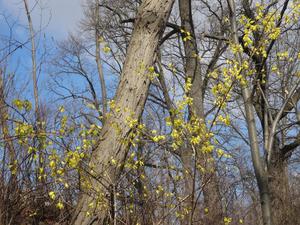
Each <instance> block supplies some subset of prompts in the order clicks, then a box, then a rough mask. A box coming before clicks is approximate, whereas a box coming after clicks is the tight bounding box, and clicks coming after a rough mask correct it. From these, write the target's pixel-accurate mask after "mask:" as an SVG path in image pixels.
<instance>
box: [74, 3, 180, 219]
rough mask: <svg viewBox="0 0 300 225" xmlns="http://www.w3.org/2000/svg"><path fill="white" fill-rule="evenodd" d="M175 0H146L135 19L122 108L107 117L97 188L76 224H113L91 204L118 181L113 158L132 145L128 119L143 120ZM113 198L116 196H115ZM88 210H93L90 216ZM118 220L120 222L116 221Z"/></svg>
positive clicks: (119, 101) (86, 197)
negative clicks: (151, 75)
mask: <svg viewBox="0 0 300 225" xmlns="http://www.w3.org/2000/svg"><path fill="white" fill-rule="evenodd" d="M173 2H174V0H144V1H143V3H142V4H141V6H140V8H139V10H138V14H137V17H136V20H135V25H134V31H133V33H132V37H131V41H130V44H129V47H128V51H127V57H126V60H125V64H124V67H123V72H122V75H121V81H120V84H119V87H118V90H117V93H116V96H115V99H114V101H115V105H116V107H119V108H120V109H121V111H119V112H118V110H116V112H114V113H113V115H112V116H111V117H109V118H107V120H106V122H105V125H104V127H103V130H102V133H101V140H100V141H99V147H98V148H97V149H96V150H95V151H94V152H93V154H92V157H91V164H94V166H95V167H94V172H95V174H96V177H97V178H98V179H97V180H96V179H93V180H92V181H91V184H92V188H93V189H94V190H97V191H96V194H95V195H94V196H93V195H91V194H83V195H82V196H81V199H80V201H79V203H78V206H77V209H76V212H75V214H74V217H73V221H72V224H73V225H87V224H89V225H90V224H109V223H112V222H111V220H113V219H115V218H114V215H113V214H114V212H112V213H111V215H110V222H105V220H106V218H107V215H108V214H109V213H108V212H107V211H106V210H98V211H95V213H94V214H93V212H91V208H90V207H89V204H90V203H91V202H94V205H96V202H95V198H96V195H97V196H99V193H102V194H103V195H104V196H107V195H110V193H109V190H106V189H105V186H106V187H109V186H111V185H114V184H115V181H116V175H117V172H115V171H114V169H112V166H110V161H111V159H112V158H114V159H115V160H116V161H122V160H123V159H124V157H125V155H126V152H127V149H128V144H126V143H124V140H126V139H127V137H128V135H129V134H130V132H131V131H132V126H130V124H129V123H128V122H126V121H128V119H129V120H135V119H137V120H138V119H139V118H140V116H141V114H142V111H143V108H144V104H145V101H146V98H147V92H148V88H149V84H150V78H149V67H150V66H152V64H153V61H154V57H155V54H156V49H157V46H158V42H159V39H160V37H161V35H162V33H163V31H164V28H165V24H166V22H167V20H168V17H169V14H170V12H171V9H172V5H173ZM112 200H113V198H112ZM87 212H89V213H92V215H91V216H87ZM114 223H116V221H115V220H114Z"/></svg>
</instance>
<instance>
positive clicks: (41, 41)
mask: <svg viewBox="0 0 300 225" xmlns="http://www.w3.org/2000/svg"><path fill="white" fill-rule="evenodd" d="M27 1H28V3H29V8H30V10H31V17H32V21H33V25H34V30H35V32H36V33H37V36H36V37H35V42H36V48H37V64H38V65H39V63H40V62H42V61H43V60H44V58H43V57H42V55H43V53H44V52H46V53H47V54H49V55H51V54H52V53H54V52H55V51H56V48H57V45H56V44H57V42H59V41H62V40H64V39H66V38H67V37H68V34H69V33H70V32H72V33H76V32H77V26H78V23H79V21H80V20H81V19H82V18H83V6H84V3H85V1H86V0H38V1H37V0H27ZM6 21H7V22H6ZM8 24H9V25H8ZM9 26H12V29H11V30H12V40H13V42H15V41H17V42H18V43H19V42H20V43H25V42H26V41H28V40H29V39H28V38H29V32H28V23H27V17H26V12H25V9H24V3H23V0H0V49H3V48H4V46H6V45H7V43H8V41H7V40H8V38H9ZM40 30H41V31H40ZM14 48H15V47H13V49H14ZM30 48H31V43H30V42H28V43H27V44H26V45H25V46H23V47H22V48H19V49H17V51H15V52H14V53H13V54H11V57H10V59H9V63H8V65H9V72H15V74H16V80H17V82H16V84H15V85H16V87H17V92H19V93H21V95H22V96H20V98H22V97H23V98H26V99H29V100H32V96H33V93H32V90H33V88H32V77H31V51H30V50H31V49H30ZM45 48H46V51H44V49H45ZM52 57H53V55H52ZM3 58H4V57H3V50H2V52H0V60H1V59H3ZM45 58H46V59H47V56H46V57H45ZM49 58H51V57H49ZM104 67H105V65H104ZM104 69H105V68H104ZM47 70H48V66H47V65H46V64H43V67H42V71H41V73H39V78H38V79H39V81H38V87H39V95H40V97H41V98H40V99H47V101H49V97H50V96H49V89H47V86H48V85H49V82H48V81H49V80H51V78H50V77H49V74H48V71H47ZM105 70H106V69H105ZM64 80H65V82H66V84H67V85H66V86H70V85H71V82H75V84H76V85H80V86H81V87H82V88H84V86H85V84H84V83H83V81H82V79H78V76H75V77H74V76H72V78H71V77H70V76H69V77H68V78H67V77H65V79H64ZM107 83H108V84H109V83H110V82H109V81H107ZM95 86H96V89H97V90H96V91H97V93H98V97H100V87H99V84H98V82H97V80H96V81H95ZM24 87H25V88H24ZM23 90H26V91H23ZM112 93H113V92H111V91H110V92H109V93H108V94H112ZM15 97H18V96H14V98H15ZM42 101H43V100H42Z"/></svg>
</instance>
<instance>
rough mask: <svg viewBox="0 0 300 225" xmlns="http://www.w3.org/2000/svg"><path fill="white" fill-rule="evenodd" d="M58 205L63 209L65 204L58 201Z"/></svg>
mask: <svg viewBox="0 0 300 225" xmlns="http://www.w3.org/2000/svg"><path fill="white" fill-rule="evenodd" d="M56 207H57V208H58V209H63V208H64V205H63V204H62V203H61V202H58V203H57V204H56Z"/></svg>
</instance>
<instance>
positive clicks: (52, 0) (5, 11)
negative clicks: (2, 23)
mask: <svg viewBox="0 0 300 225" xmlns="http://www.w3.org/2000/svg"><path fill="white" fill-rule="evenodd" d="M27 1H28V3H29V5H30V9H32V19H33V21H34V26H35V29H36V30H37V28H38V27H39V26H40V25H41V24H42V25H43V26H46V25H47V26H46V29H45V33H47V35H49V36H52V37H53V38H55V39H61V38H64V37H65V36H66V35H67V33H68V32H69V31H75V30H76V24H77V23H78V21H79V20H80V18H82V5H83V3H84V0H27ZM36 2H38V4H35V3H36ZM0 13H1V15H5V16H9V17H10V18H11V20H14V19H16V20H17V21H18V23H19V24H27V21H26V16H25V10H24V3H23V0H0Z"/></svg>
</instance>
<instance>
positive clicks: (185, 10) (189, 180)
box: [179, 0, 223, 225]
mask: <svg viewBox="0 0 300 225" xmlns="http://www.w3.org/2000/svg"><path fill="white" fill-rule="evenodd" d="M179 11H180V19H181V26H182V29H184V31H185V33H184V34H182V35H183V37H184V36H185V35H186V32H189V33H190V35H191V39H190V40H188V41H184V52H185V74H186V77H187V78H191V80H192V86H191V90H190V92H189V93H188V95H189V96H190V97H191V98H192V99H193V105H192V106H191V107H190V111H191V115H193V116H195V117H196V118H198V119H199V121H202V122H204V121H205V118H204V105H203V96H202V94H203V93H204V91H203V81H202V76H201V68H200V62H199V59H198V57H197V56H198V48H197V40H196V37H195V30H194V25H193V18H192V5H191V0H179ZM199 158H200V159H199V161H200V163H201V165H202V166H203V168H204V169H205V172H204V173H203V174H201V182H202V185H203V196H204V205H205V208H208V210H209V213H208V214H207V216H206V217H205V224H207V225H217V224H223V212H222V201H221V196H220V192H219V184H218V177H217V174H216V168H215V163H214V162H213V161H212V160H208V159H209V158H211V159H212V158H213V156H212V154H200V155H199ZM195 160H196V159H194V157H193V151H192V149H191V148H190V149H188V150H185V151H183V152H182V162H183V165H184V168H185V169H186V170H188V171H189V174H191V175H193V174H194V173H196V171H195V163H196V162H195ZM194 182H195V179H194V178H193V176H188V175H187V176H186V191H185V192H186V195H188V196H190V197H189V198H187V200H186V202H187V206H188V208H189V209H191V210H190V215H189V222H188V224H193V220H194V218H193V214H194V213H193V210H194V209H195V207H196V205H195V204H197V203H196V202H195V199H194V198H195V197H196V196H194V194H195V193H194V192H195V191H194V190H195V183H194ZM199 185H201V184H199Z"/></svg>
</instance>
